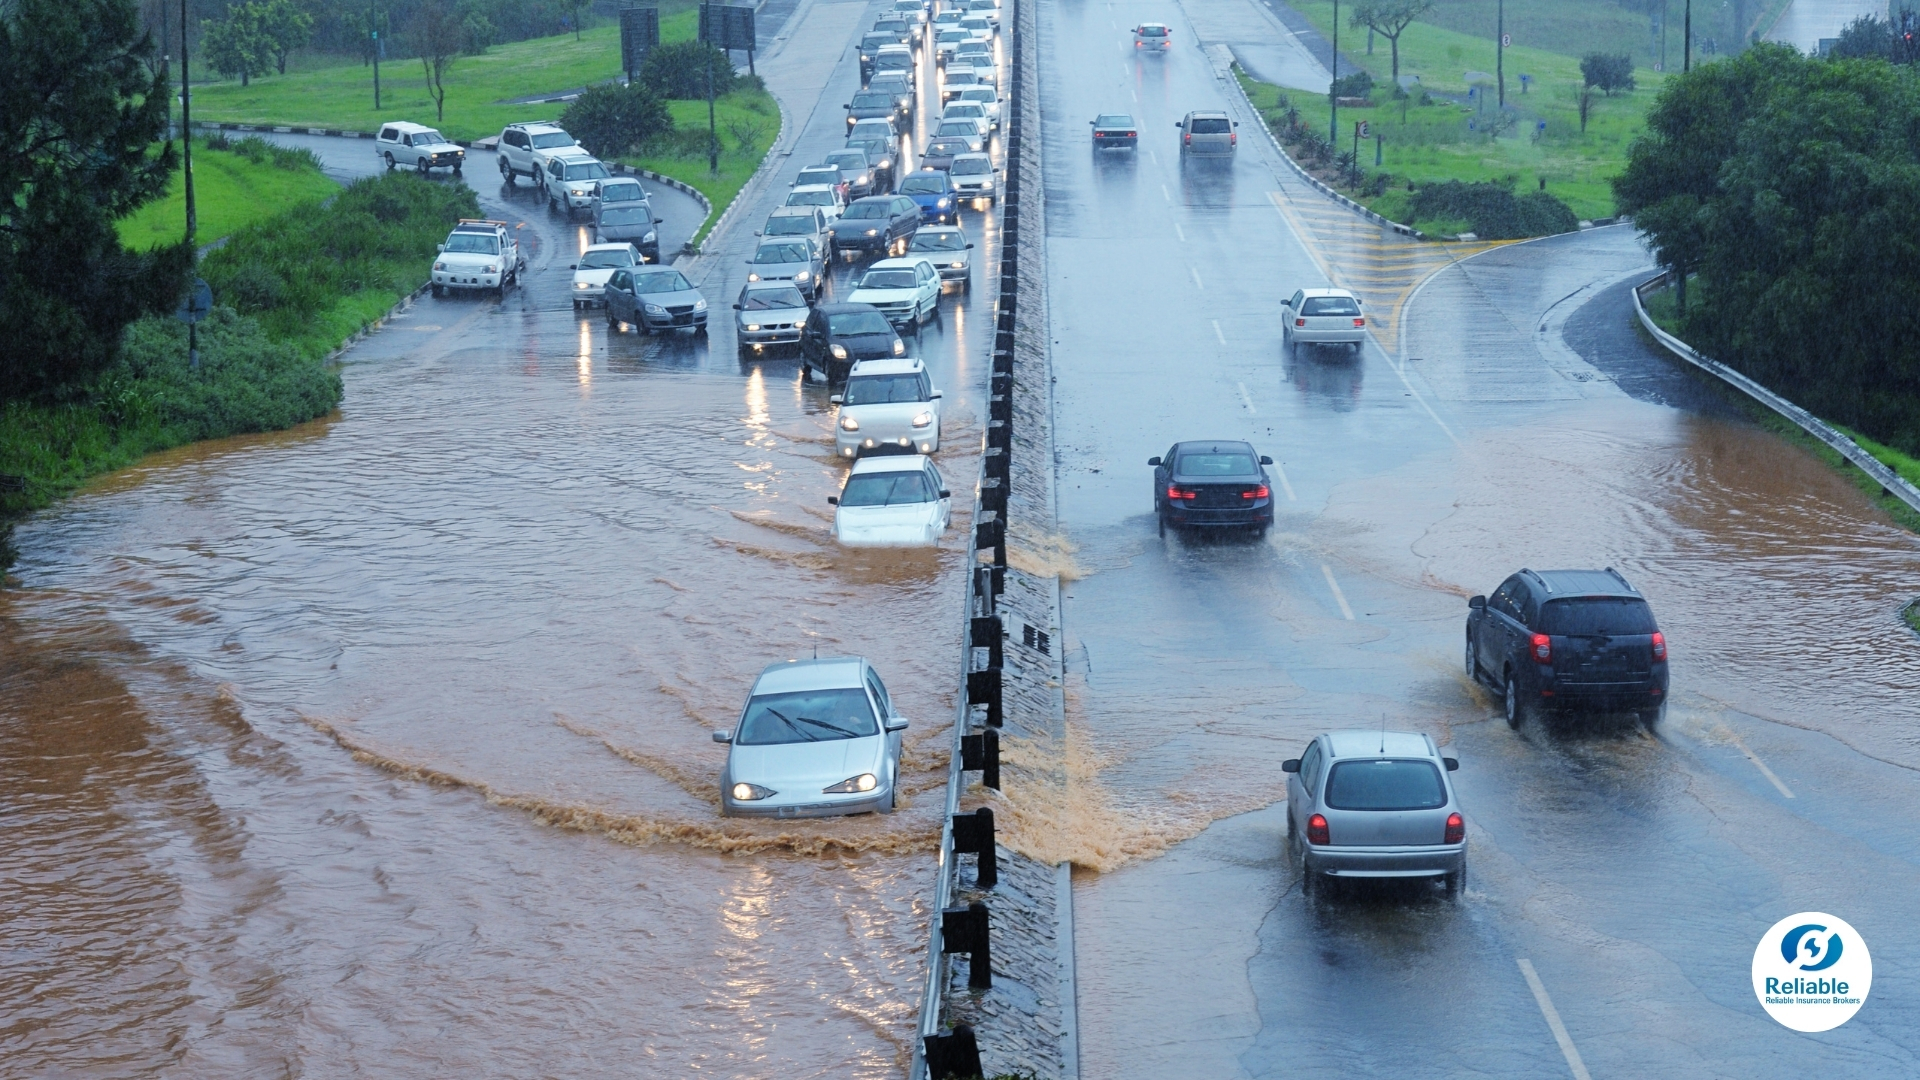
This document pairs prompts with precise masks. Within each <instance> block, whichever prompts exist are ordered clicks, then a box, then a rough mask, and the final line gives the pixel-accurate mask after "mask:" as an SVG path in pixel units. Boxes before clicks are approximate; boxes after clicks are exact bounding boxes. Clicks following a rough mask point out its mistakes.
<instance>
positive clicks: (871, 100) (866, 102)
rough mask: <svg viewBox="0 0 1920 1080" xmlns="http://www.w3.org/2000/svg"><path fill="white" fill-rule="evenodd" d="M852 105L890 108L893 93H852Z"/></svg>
mask: <svg viewBox="0 0 1920 1080" xmlns="http://www.w3.org/2000/svg"><path fill="white" fill-rule="evenodd" d="M853 107H854V108H856V109H891V108H893V95H892V94H855V95H853Z"/></svg>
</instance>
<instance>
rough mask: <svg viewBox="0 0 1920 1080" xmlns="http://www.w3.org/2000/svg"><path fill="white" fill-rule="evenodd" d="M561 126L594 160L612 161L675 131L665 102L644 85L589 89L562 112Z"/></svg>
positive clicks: (605, 86)
mask: <svg viewBox="0 0 1920 1080" xmlns="http://www.w3.org/2000/svg"><path fill="white" fill-rule="evenodd" d="M560 126H561V127H563V128H566V129H567V131H569V132H570V133H572V135H573V136H574V137H575V138H577V139H579V140H580V144H581V145H582V146H585V147H586V148H587V150H588V151H589V152H590V153H592V154H593V156H594V157H597V158H601V159H603V160H611V159H613V158H616V157H619V156H620V155H622V154H627V153H632V152H634V151H635V150H637V149H639V147H640V146H641V145H642V144H644V143H646V142H647V141H648V140H650V139H652V138H654V137H655V136H657V135H662V134H665V133H666V132H669V131H672V130H673V114H672V113H671V112H669V111H668V110H667V103H666V100H665V99H663V98H662V97H661V96H660V95H659V94H658V93H656V92H655V91H654V90H653V89H652V88H651V87H649V86H647V85H646V84H645V83H635V84H633V85H632V86H621V85H620V84H618V83H602V84H600V85H599V86H589V87H587V89H586V90H584V91H582V92H581V94H580V96H579V97H577V98H575V99H573V101H571V102H569V103H568V104H567V107H566V108H565V109H563V110H562V111H561V113H560Z"/></svg>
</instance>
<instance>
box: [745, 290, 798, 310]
mask: <svg viewBox="0 0 1920 1080" xmlns="http://www.w3.org/2000/svg"><path fill="white" fill-rule="evenodd" d="M806 306H807V301H806V298H805V297H803V296H801V295H800V290H799V289H796V288H794V287H793V286H791V285H789V286H787V287H785V288H780V289H749V290H748V291H747V292H746V293H744V294H743V295H742V296H741V297H740V308H741V310H743V311H767V310H769V309H772V308H803V307H806Z"/></svg>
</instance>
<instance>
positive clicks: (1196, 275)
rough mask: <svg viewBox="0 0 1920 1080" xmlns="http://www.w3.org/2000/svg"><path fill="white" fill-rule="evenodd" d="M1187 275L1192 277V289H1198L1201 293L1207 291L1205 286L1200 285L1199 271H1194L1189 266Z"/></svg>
mask: <svg viewBox="0 0 1920 1080" xmlns="http://www.w3.org/2000/svg"><path fill="white" fill-rule="evenodd" d="M1187 273H1189V274H1192V275H1193V287H1194V288H1196V289H1199V290H1200V291H1201V292H1205V291H1207V287H1206V286H1205V285H1202V284H1200V271H1198V270H1195V269H1194V268H1193V267H1191V266H1189V267H1187Z"/></svg>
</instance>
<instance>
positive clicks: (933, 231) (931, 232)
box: [914, 225, 967, 236]
mask: <svg viewBox="0 0 1920 1080" xmlns="http://www.w3.org/2000/svg"><path fill="white" fill-rule="evenodd" d="M947 233H957V234H959V235H961V236H965V235H967V231H966V230H965V229H962V228H961V227H960V226H958V225H922V226H920V228H919V229H917V230H916V231H915V233H914V235H916V236H918V235H921V234H925V235H928V236H945V235H946V234H947Z"/></svg>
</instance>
